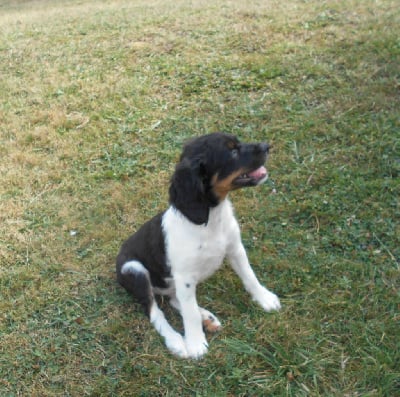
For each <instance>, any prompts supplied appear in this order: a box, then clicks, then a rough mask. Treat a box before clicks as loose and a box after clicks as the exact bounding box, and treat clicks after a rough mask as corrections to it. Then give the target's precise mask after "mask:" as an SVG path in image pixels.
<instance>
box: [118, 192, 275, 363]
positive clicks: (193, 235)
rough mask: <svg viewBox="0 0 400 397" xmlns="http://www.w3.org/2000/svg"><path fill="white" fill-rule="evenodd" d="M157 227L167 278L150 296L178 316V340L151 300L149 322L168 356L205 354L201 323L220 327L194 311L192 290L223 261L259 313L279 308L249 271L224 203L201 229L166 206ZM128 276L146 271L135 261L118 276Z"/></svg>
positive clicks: (206, 314) (209, 315)
mask: <svg viewBox="0 0 400 397" xmlns="http://www.w3.org/2000/svg"><path fill="white" fill-rule="evenodd" d="M162 227H163V231H164V235H165V248H166V260H167V264H168V266H170V268H171V275H172V277H171V280H170V282H169V286H168V288H166V289H158V288H153V292H154V293H158V294H163V295H167V296H169V297H170V299H171V304H172V306H174V307H175V308H176V309H178V310H179V311H180V313H181V315H182V318H183V324H184V329H185V336H184V337H182V335H180V334H179V333H178V332H176V331H175V330H174V329H173V328H172V327H171V326H170V324H169V323H168V322H167V320H166V319H165V317H164V314H163V312H162V311H161V310H160V309H159V307H158V305H157V303H156V301H155V300H154V301H153V303H152V307H151V310H150V321H151V323H152V324H153V326H154V327H155V328H156V330H157V331H158V332H159V333H160V335H162V336H163V337H164V339H165V343H166V345H167V347H168V348H169V350H170V351H171V352H172V353H174V354H176V355H177V356H179V357H183V358H188V357H190V358H200V357H202V356H203V355H204V354H205V353H206V352H207V349H208V344H207V340H206V337H205V334H204V331H203V327H202V322H204V321H211V322H212V325H213V328H214V329H215V330H216V329H218V328H219V327H220V323H219V321H218V319H217V318H216V317H215V316H214V315H213V314H212V313H210V312H209V311H207V310H205V309H203V308H201V307H199V306H198V304H197V300H196V286H197V284H198V283H199V282H201V281H203V280H204V279H206V278H207V277H209V276H211V275H212V274H213V273H214V272H215V271H216V270H217V269H218V268H219V267H220V266H221V264H222V262H223V260H224V258H225V257H227V258H228V259H229V262H230V264H231V266H232V268H233V269H234V270H235V272H236V273H237V274H238V275H239V277H240V278H241V280H242V282H243V285H244V287H245V288H246V290H247V291H248V292H249V293H250V295H251V296H252V298H253V299H254V300H255V301H256V302H258V303H259V304H260V305H261V307H262V308H263V309H264V310H266V311H271V310H279V309H280V307H281V305H280V302H279V299H278V297H277V296H276V295H275V294H273V293H272V292H270V291H269V290H268V289H266V288H265V287H263V286H262V285H261V284H260V283H259V281H258V280H257V277H256V276H255V274H254V272H253V270H252V268H251V267H250V264H249V261H248V258H247V255H246V251H245V249H244V247H243V244H242V241H241V237H240V229H239V225H238V223H237V220H236V218H235V216H234V214H233V209H232V205H231V203H230V201H229V200H228V199H227V198H226V199H224V200H223V201H221V202H220V203H219V204H218V205H217V206H216V207H214V208H211V209H210V214H209V219H208V222H207V224H205V225H196V224H194V223H192V222H191V221H190V220H188V219H187V218H186V217H185V216H184V215H183V214H182V213H180V212H179V211H178V210H177V209H176V208H174V207H172V206H171V207H169V209H168V210H167V211H166V212H165V213H164V215H163V218H162ZM130 272H131V273H143V274H146V275H147V276H148V271H147V269H146V268H145V267H144V266H143V265H142V264H141V263H140V262H138V261H130V262H127V263H125V264H124V265H123V267H122V273H123V274H126V273H130ZM172 279H173V281H172Z"/></svg>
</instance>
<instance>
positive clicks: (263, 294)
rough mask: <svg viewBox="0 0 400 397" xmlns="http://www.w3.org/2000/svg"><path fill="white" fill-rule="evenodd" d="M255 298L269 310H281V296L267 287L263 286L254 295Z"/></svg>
mask: <svg viewBox="0 0 400 397" xmlns="http://www.w3.org/2000/svg"><path fill="white" fill-rule="evenodd" d="M254 300H255V301H257V302H258V303H259V304H260V306H261V307H262V308H263V309H264V310H265V311H267V312H271V311H274V310H279V309H280V308H281V302H280V301H279V298H278V297H277V296H276V295H275V294H274V293H272V292H271V291H268V290H267V289H266V288H265V287H261V289H260V290H258V291H257V293H256V294H255V295H254Z"/></svg>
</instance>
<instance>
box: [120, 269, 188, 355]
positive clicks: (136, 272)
mask: <svg viewBox="0 0 400 397" xmlns="http://www.w3.org/2000/svg"><path fill="white" fill-rule="evenodd" d="M118 281H119V283H120V284H121V285H122V286H123V287H124V288H126V289H127V290H128V291H129V292H130V293H131V294H132V295H134V297H135V298H136V299H137V300H138V302H139V303H140V304H141V305H142V306H143V309H144V312H145V313H146V315H147V316H148V317H149V319H150V322H151V323H152V324H153V326H154V328H155V329H156V330H157V332H158V333H159V334H160V335H161V336H162V337H163V338H164V340H165V344H166V346H167V347H168V349H169V350H170V351H171V352H172V353H173V354H175V355H177V356H179V357H182V358H186V357H187V356H188V354H187V351H186V345H185V341H184V339H183V337H182V335H181V334H179V333H178V332H176V331H175V330H174V329H173V328H172V327H171V326H170V324H169V323H168V321H167V320H166V318H165V316H164V313H163V312H162V311H161V310H160V308H159V307H158V305H157V302H156V300H155V298H154V293H153V288H152V286H151V282H150V275H149V272H148V270H147V269H146V268H145V267H144V266H143V265H142V264H141V263H140V262H138V261H130V262H126V263H125V264H124V265H123V266H122V268H121V273H120V274H119V275H118Z"/></svg>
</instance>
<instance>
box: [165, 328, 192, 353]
mask: <svg viewBox="0 0 400 397" xmlns="http://www.w3.org/2000/svg"><path fill="white" fill-rule="evenodd" d="M165 344H166V345H167V348H168V349H169V351H170V352H171V353H172V354H174V355H175V356H178V357H180V358H188V352H187V350H186V343H185V340H184V339H183V337H182V335H180V334H178V333H176V334H174V335H170V336H169V337H168V339H166V340H165Z"/></svg>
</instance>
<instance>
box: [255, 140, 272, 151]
mask: <svg viewBox="0 0 400 397" xmlns="http://www.w3.org/2000/svg"><path fill="white" fill-rule="evenodd" d="M269 148H270V145H269V144H268V143H266V142H262V143H259V144H258V147H257V149H258V150H259V151H260V152H263V153H268V152H269Z"/></svg>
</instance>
